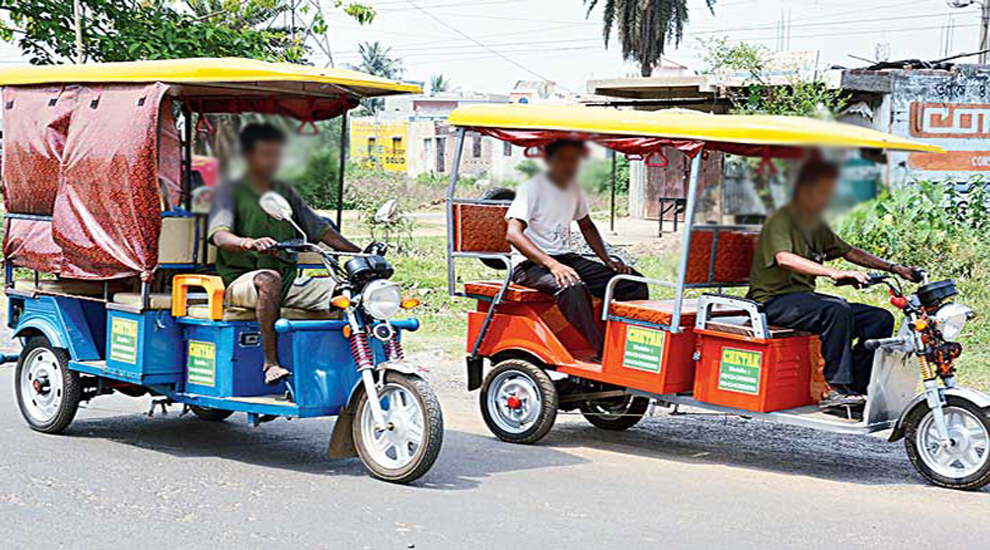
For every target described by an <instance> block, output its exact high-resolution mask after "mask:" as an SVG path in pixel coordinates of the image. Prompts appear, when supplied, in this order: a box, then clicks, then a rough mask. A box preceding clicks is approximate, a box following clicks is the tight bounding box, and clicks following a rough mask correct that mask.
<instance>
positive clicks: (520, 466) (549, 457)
mask: <svg viewBox="0 0 990 550" xmlns="http://www.w3.org/2000/svg"><path fill="white" fill-rule="evenodd" d="M239 421H240V422H239ZM332 428H333V422H332V421H327V420H326V419H309V420H293V421H291V422H287V421H284V420H277V421H275V422H271V423H267V424H263V425H262V426H261V427H259V428H251V427H250V426H248V425H246V424H244V423H243V416H242V415H235V416H233V417H231V418H230V419H229V420H228V421H226V422H205V421H202V420H198V419H196V418H195V417H193V416H192V415H187V416H183V417H179V416H178V415H170V416H167V417H155V418H147V417H145V416H143V415H133V414H132V415H128V416H116V417H105V418H98V419H85V420H83V419H79V420H76V422H75V423H73V424H72V426H71V427H70V428H69V430H67V431H66V437H71V438H93V439H103V440H107V441H111V442H113V443H117V444H123V445H129V446H133V447H138V448H141V449H146V450H150V451H155V452H160V453H164V454H167V455H169V456H171V457H173V458H178V459H198V458H217V459H222V460H232V461H237V462H241V463H245V464H250V465H254V466H259V467H264V468H275V469H282V470H289V471H294V472H302V473H307V474H316V475H326V476H367V475H368V473H367V471H366V470H365V468H364V466H363V465H362V464H361V462H360V460H359V459H357V458H348V459H330V458H328V457H327V451H328V443H329V441H330V433H331V431H332ZM584 462H587V460H585V459H583V458H580V457H576V456H573V455H572V454H570V453H566V452H562V451H559V450H555V449H553V448H547V447H526V446H515V445H508V444H505V443H501V442H499V441H496V440H495V439H494V438H491V437H484V436H480V435H476V434H472V433H468V432H463V431H458V430H451V429H447V430H446V432H445V435H444V447H443V451H442V452H441V455H440V458H439V459H438V460H437V463H436V464H435V465H434V467H433V469H432V470H431V471H430V472H429V473H428V474H427V475H426V476H424V477H423V478H422V479H420V480H419V481H417V482H416V483H415V485H416V486H418V487H421V488H432V489H442V490H464V489H473V488H476V487H478V486H479V485H481V483H482V482H483V480H484V479H486V478H488V477H491V476H493V475H496V474H499V473H502V472H515V471H522V470H536V469H543V468H556V467H561V466H570V465H575V464H581V463H584Z"/></svg>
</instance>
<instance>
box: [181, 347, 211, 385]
mask: <svg viewBox="0 0 990 550" xmlns="http://www.w3.org/2000/svg"><path fill="white" fill-rule="evenodd" d="M187 366H188V370H189V373H188V380H189V383H190V384H199V385H200V386H213V385H214V384H215V383H216V378H217V347H216V346H215V345H214V344H213V342H198V341H196V340H190V341H189V362H188V364H187Z"/></svg>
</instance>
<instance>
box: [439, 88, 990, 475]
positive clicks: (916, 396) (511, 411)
mask: <svg viewBox="0 0 990 550" xmlns="http://www.w3.org/2000/svg"><path fill="white" fill-rule="evenodd" d="M450 122H451V124H452V125H453V126H455V127H456V128H457V129H458V132H459V133H458V136H459V144H458V146H457V148H456V149H455V158H454V160H455V162H454V169H453V170H452V172H451V178H450V185H449V188H448V194H447V215H448V241H449V242H448V259H449V261H448V264H449V271H448V284H449V290H450V293H451V295H453V296H462V297H466V298H470V299H475V300H477V309H476V310H475V311H472V312H470V313H469V315H468V331H467V333H468V334H467V353H468V356H467V378H468V389H469V391H470V390H476V389H479V388H480V389H481V393H480V407H481V412H482V416H483V418H484V420H485V422H486V424H487V425H488V427H489V428H490V429H491V431H492V432H493V433H494V434H495V435H496V436H497V437H498V438H500V439H502V440H505V441H509V442H515V443H534V442H536V441H539V440H540V439H541V438H542V437H544V436H545V435H546V434H547V433H548V431H549V430H550V428H551V427H552V425H553V423H554V421H555V418H556V416H557V411H558V410H574V409H577V410H579V411H580V412H581V413H582V414H583V415H584V416H585V418H586V419H587V420H588V421H589V422H591V423H592V424H594V425H595V426H597V427H600V428H604V429H609V430H624V429H627V428H630V427H632V426H633V425H635V424H636V423H637V422H638V421H639V420H640V419H641V418H642V417H643V416H644V415H645V414H646V413H647V412H648V409H649V407H650V405H651V403H655V404H657V405H661V406H671V407H677V406H682V405H683V406H691V407H697V408H701V409H706V410H710V411H717V412H720V413H726V414H735V415H740V416H745V417H751V418H758V419H762V420H766V421H771V422H780V423H784V424H791V425H797V426H805V427H809V428H814V429H819V430H825V431H830V432H837V433H846V434H870V433H874V432H878V431H881V430H888V429H889V430H891V433H890V436H889V440H890V441H898V440H901V439H903V440H904V441H905V447H906V450H907V453H908V456H909V458H910V460H911V462H912V464H913V465H914V466H915V468H916V469H917V470H918V472H920V473H921V475H922V476H923V477H924V478H925V479H927V480H928V481H930V482H931V483H933V484H935V485H939V486H943V487H950V488H958V489H976V488H979V487H982V486H984V485H986V484H987V483H988V482H990V419H988V414H990V396H988V395H986V394H984V393H981V392H979V391H976V390H973V389H969V388H965V387H962V386H960V385H959V383H958V381H957V378H956V359H957V358H958V357H959V356H960V354H961V353H962V346H961V345H960V344H959V343H958V339H959V335H960V332H961V330H962V328H963V325H964V324H965V323H966V322H967V320H968V319H969V318H970V317H971V316H972V311H971V310H970V309H969V308H968V307H966V306H964V305H962V304H959V303H956V302H954V301H953V298H954V296H955V295H956V286H955V283H954V282H953V281H951V280H944V281H928V279H927V275H925V274H924V273H921V272H919V273H917V274H916V275H917V276H918V278H919V280H918V281H917V282H918V283H920V284H919V286H917V288H915V289H914V291H913V292H906V291H904V290H903V289H902V288H901V287H900V284H899V282H896V281H892V280H890V279H888V278H887V277H885V276H882V275H878V274H874V275H871V279H870V285H869V286H873V285H885V286H887V287H888V290H889V293H890V302H891V304H892V305H893V306H894V307H896V308H897V309H899V310H900V311H901V312H902V314H903V315H902V317H903V322H902V324H901V326H900V329H899V331H898V332H897V334H896V336H894V337H892V338H886V339H881V340H873V341H869V342H866V343H865V345H866V346H867V347H869V348H872V349H876V350H877V353H876V354H875V360H874V366H873V371H872V377H871V380H870V383H869V392H868V393H869V395H868V400H867V403H866V405H865V409H863V410H862V411H853V410H851V409H850V410H847V411H846V414H844V415H843V416H839V417H836V416H832V415H828V414H825V412H824V411H822V410H820V409H819V407H818V406H817V403H818V402H819V401H821V398H822V396H823V395H824V394H825V392H826V391H827V384H826V383H825V381H824V377H823V375H822V365H823V360H822V359H821V356H820V344H819V341H818V338H817V336H815V335H812V334H807V333H801V332H797V331H794V330H788V329H785V328H782V327H775V326H771V325H768V323H767V320H766V317H765V315H764V313H763V310H762V306H761V305H760V304H759V303H757V302H754V301H750V300H747V299H745V298H742V297H739V296H734V295H730V294H727V293H726V292H725V291H726V290H727V289H731V288H733V287H744V286H746V284H747V277H748V273H749V268H750V264H751V261H752V257H753V252H754V248H755V243H756V237H757V236H758V228H754V227H751V226H742V225H721V224H720V223H716V224H711V223H709V224H699V223H696V221H695V214H696V211H697V210H698V205H699V202H700V201H699V196H700V194H701V192H702V190H703V188H704V187H705V186H706V185H715V184H716V182H714V181H711V182H710V181H701V176H700V172H701V170H700V167H701V162H702V160H703V159H704V158H706V157H707V156H708V155H710V154H713V153H717V152H720V153H729V154H735V155H744V156H747V157H755V158H758V159H759V158H761V159H762V163H761V164H762V165H769V163H771V162H772V160H773V159H801V158H804V156H805V155H807V154H809V153H810V152H820V151H821V150H831V149H863V150H869V151H870V152H871V153H879V152H881V151H884V150H885V151H916V152H930V153H939V152H941V149H940V148H939V147H936V146H932V145H928V144H924V143H919V142H915V141H910V140H907V139H904V138H900V137H897V136H894V135H890V134H886V133H882V132H878V131H874V130H870V129H866V128H862V127H858V126H852V125H848V124H840V123H835V122H827V121H821V120H817V119H809V118H802V117H779V116H736V115H711V114H704V113H695V112H683V111H656V112H646V111H631V110H617V109H601V108H586V107H581V106H521V105H477V106H470V107H464V108H460V109H458V110H456V111H455V112H454V113H453V114H452V116H451V118H450ZM468 132H472V133H477V134H482V135H486V136H491V137H494V138H497V139H500V140H503V141H505V142H508V143H511V144H512V145H515V146H519V147H524V148H526V156H527V157H539V156H540V154H541V150H542V148H543V147H544V146H546V145H547V144H549V143H551V142H553V141H554V140H557V139H562V138H567V139H576V140H584V141H588V142H593V143H597V144H599V145H601V146H604V147H607V148H609V149H611V150H613V151H615V152H616V153H620V154H625V155H627V157H629V158H630V159H638V160H642V161H643V162H645V163H649V164H652V165H656V166H663V165H664V164H665V163H666V162H667V156H669V155H670V154H671V153H670V151H671V150H676V151H679V152H681V153H683V154H685V155H686V156H687V157H688V158H689V159H690V175H689V176H688V177H687V179H688V185H687V198H686V213H685V217H684V227H683V233H682V239H681V245H680V251H679V255H678V269H677V275H676V278H675V279H674V280H672V281H664V280H656V279H651V278H646V277H640V276H634V275H617V276H615V277H614V278H613V279H612V280H611V281H610V283H609V285H608V287H607V290H606V293H605V295H604V299H602V300H599V301H598V303H597V304H596V308H598V311H599V312H600V321H601V323H602V325H603V329H604V332H605V335H606V336H605V349H604V353H603V354H602V357H601V360H600V361H599V360H595V358H594V356H595V354H596V352H595V350H592V349H591V348H590V346H589V345H588V343H587V342H586V341H585V340H584V339H583V338H582V336H581V335H580V334H579V333H578V332H577V331H576V330H575V329H574V328H573V327H571V326H570V325H569V324H568V323H567V321H566V320H565V319H563V317H562V315H561V313H560V311H559V310H558V309H557V307H556V306H555V304H554V301H553V298H552V297H550V296H547V295H544V294H541V293H539V292H536V291H534V290H532V289H528V288H524V287H521V286H518V285H515V284H512V283H511V280H510V270H511V267H512V266H511V261H510V257H509V252H510V248H509V245H508V243H506V241H505V229H506V221H505V214H506V210H507V208H508V205H509V201H506V200H489V199H486V198H469V197H460V196H458V194H457V183H458V168H457V167H458V164H459V161H460V151H461V150H462V144H463V141H464V138H465V136H466V135H467V134H468ZM712 179H715V178H712ZM502 198H504V197H502ZM719 222H721V219H719ZM461 259H480V260H483V261H484V262H485V263H486V264H487V265H489V266H492V265H495V266H500V267H501V268H502V269H505V273H504V277H502V278H501V279H500V280H495V281H460V280H459V279H458V275H457V271H456V264H457V261H458V260H461ZM621 280H632V281H639V282H642V283H646V284H648V285H650V286H652V287H661V288H663V289H666V291H667V292H670V291H672V293H673V298H672V299H665V300H640V301H631V302H617V301H615V300H613V296H612V293H613V289H614V287H615V284H616V283H617V282H618V281H621ZM840 282H842V281H840ZM689 292H690V293H696V294H699V295H698V296H697V297H693V298H690V299H689V297H688V294H689ZM486 360H487V362H488V363H489V364H490V369H489V370H488V373H487V375H486V376H484V377H483V376H482V375H483V374H484V365H485V361H486ZM919 378H920V381H921V382H922V384H923V391H921V393H917V389H918V382H919Z"/></svg>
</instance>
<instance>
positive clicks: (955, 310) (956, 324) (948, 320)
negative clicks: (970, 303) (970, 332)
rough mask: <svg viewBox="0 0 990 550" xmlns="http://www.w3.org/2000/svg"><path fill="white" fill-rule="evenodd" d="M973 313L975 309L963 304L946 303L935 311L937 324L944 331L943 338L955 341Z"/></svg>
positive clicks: (940, 330)
mask: <svg viewBox="0 0 990 550" xmlns="http://www.w3.org/2000/svg"><path fill="white" fill-rule="evenodd" d="M972 315H973V310H971V309H969V308H968V307H966V306H964V305H962V304H945V305H944V306H942V307H940V308H939V310H938V311H936V312H935V326H936V327H938V330H939V332H941V333H942V338H945V339H946V340H947V341H949V342H955V341H956V339H957V338H959V333H960V332H962V329H963V326H964V325H965V324H966V321H967V320H969V318H970V317H971V316H972Z"/></svg>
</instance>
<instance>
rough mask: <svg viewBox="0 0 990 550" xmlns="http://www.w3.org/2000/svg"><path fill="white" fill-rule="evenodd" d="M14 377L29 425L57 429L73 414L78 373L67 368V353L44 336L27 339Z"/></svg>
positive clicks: (78, 388) (78, 392)
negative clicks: (52, 344)
mask: <svg viewBox="0 0 990 550" xmlns="http://www.w3.org/2000/svg"><path fill="white" fill-rule="evenodd" d="M14 380H15V382H14V389H15V393H16V394H17V405H18V407H19V408H20V409H21V415H22V416H24V420H26V421H27V423H28V425H29V426H31V428H32V429H34V430H37V431H39V432H44V433H50V434H55V433H59V432H61V431H62V430H64V429H65V428H66V427H68V426H69V424H70V423H71V422H72V419H73V418H75V417H76V411H77V410H78V409H79V400H80V399H81V397H82V384H81V383H80V381H79V373H77V372H75V371H71V370H69V354H68V353H67V352H66V351H65V350H64V349H60V348H55V347H52V346H51V344H49V342H48V339H47V338H45V337H43V336H35V337H33V338H31V339H30V340H28V343H27V345H26V346H25V347H24V350H23V351H21V358H20V360H19V361H18V362H17V370H16V372H15V373H14Z"/></svg>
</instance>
